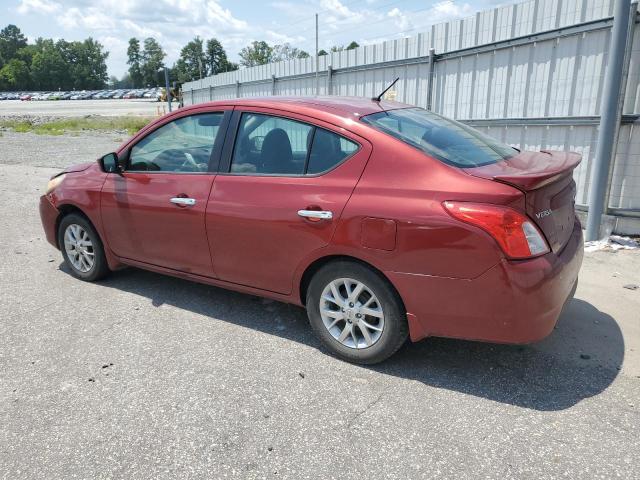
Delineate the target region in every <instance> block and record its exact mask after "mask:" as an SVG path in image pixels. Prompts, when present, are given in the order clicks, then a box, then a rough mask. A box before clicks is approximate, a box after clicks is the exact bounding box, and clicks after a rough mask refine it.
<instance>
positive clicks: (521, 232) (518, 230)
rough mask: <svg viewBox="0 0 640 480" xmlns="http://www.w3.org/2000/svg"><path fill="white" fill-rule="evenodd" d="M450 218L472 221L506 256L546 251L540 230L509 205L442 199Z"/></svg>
mask: <svg viewBox="0 0 640 480" xmlns="http://www.w3.org/2000/svg"><path fill="white" fill-rule="evenodd" d="M442 205H443V206H444V208H445V210H446V211H447V212H448V213H449V215H451V216H452V217H454V218H457V219H458V220H461V221H463V222H465V223H469V224H471V225H475V226H476V227H479V228H481V229H483V230H484V231H485V232H487V233H488V234H489V235H491V236H492V237H493V238H494V239H495V240H496V242H498V245H500V248H502V250H503V251H504V253H505V254H506V255H507V256H508V257H510V258H516V259H517V258H531V257H536V256H539V255H544V254H545V253H548V252H549V246H548V245H547V242H546V241H545V239H544V237H543V236H542V233H540V230H538V228H537V227H536V226H535V225H534V224H533V222H532V221H531V220H530V219H529V217H527V216H526V215H523V214H522V213H520V212H518V211H517V210H514V209H513V208H509V207H503V206H499V205H489V204H486V203H470V202H449V201H447V202H443V203H442Z"/></svg>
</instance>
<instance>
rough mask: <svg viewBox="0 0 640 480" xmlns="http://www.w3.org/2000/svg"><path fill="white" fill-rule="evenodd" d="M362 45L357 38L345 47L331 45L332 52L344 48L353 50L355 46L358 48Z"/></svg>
mask: <svg viewBox="0 0 640 480" xmlns="http://www.w3.org/2000/svg"><path fill="white" fill-rule="evenodd" d="M359 46H360V45H359V44H358V42H356V41H355V40H354V41H353V42H351V43H350V44H349V45H347V46H346V47H344V46H343V45H334V46H333V47H331V51H332V52H341V51H343V50H353V49H354V48H358V47H359Z"/></svg>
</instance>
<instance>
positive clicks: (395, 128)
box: [361, 108, 518, 168]
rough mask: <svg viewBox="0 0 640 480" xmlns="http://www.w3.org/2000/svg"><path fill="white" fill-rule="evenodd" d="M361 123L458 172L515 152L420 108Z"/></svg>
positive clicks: (372, 117) (377, 115) (375, 116)
mask: <svg viewBox="0 0 640 480" xmlns="http://www.w3.org/2000/svg"><path fill="white" fill-rule="evenodd" d="M361 120H362V121H363V122H364V123H367V124H369V125H371V126H372V127H374V128H376V129H377V130H380V131H382V132H384V133H387V134H388V135H391V136H393V137H395V138H397V139H398V140H400V141H402V142H404V143H406V144H408V145H411V146H412V147H415V148H417V149H419V150H421V151H423V152H424V153H426V154H427V155H429V156H432V157H435V158H437V159H438V160H440V161H442V162H444V163H447V164H450V165H453V166H456V167H461V168H469V167H479V166H482V165H489V164H492V163H496V162H499V161H502V160H506V159H508V158H511V157H512V156H514V155H516V154H517V153H518V151H517V150H516V149H514V148H513V147H510V146H509V145H505V144H503V143H500V142H498V141H497V140H495V139H493V138H491V137H489V136H487V135H484V134H482V133H481V132H479V131H477V130H475V129H473V128H471V127H468V126H467V125H464V124H462V123H460V122H456V121H455V120H451V119H448V118H446V117H442V116H440V115H437V114H435V113H433V112H429V111H428V110H424V109H422V108H404V109H398V110H389V111H384V112H378V113H374V114H371V115H366V116H364V117H362V119H361Z"/></svg>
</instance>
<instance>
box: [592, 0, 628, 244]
mask: <svg viewBox="0 0 640 480" xmlns="http://www.w3.org/2000/svg"><path fill="white" fill-rule="evenodd" d="M630 8H631V0H615V4H614V7H613V27H612V28H611V44H610V46H609V61H608V65H607V71H606V72H605V75H604V86H603V92H602V103H601V106H600V128H599V130H598V144H597V147H596V155H595V157H594V159H593V167H592V169H593V170H592V172H593V173H592V174H591V176H592V180H591V186H590V188H589V190H590V191H589V212H588V215H587V231H586V240H587V241H591V240H598V239H599V238H600V226H601V224H602V214H603V213H604V212H605V210H606V208H607V205H605V198H606V194H607V184H608V182H609V172H610V165H611V162H612V161H613V159H612V158H611V157H612V156H613V152H614V141H615V137H616V129H617V128H618V122H619V121H620V119H619V117H618V114H617V113H618V105H619V102H620V94H621V93H622V92H621V89H622V73H623V70H624V58H625V51H626V47H627V45H626V43H627V30H628V29H629V20H630V18H631V15H629V10H630ZM634 12H635V11H634ZM633 18H634V20H635V15H633Z"/></svg>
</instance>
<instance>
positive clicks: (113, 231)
mask: <svg viewBox="0 0 640 480" xmlns="http://www.w3.org/2000/svg"><path fill="white" fill-rule="evenodd" d="M228 115H230V113H229V114H228ZM223 119H224V112H207V113H201V114H196V115H190V116H183V117H180V118H178V119H175V120H172V121H170V122H168V123H166V124H164V125H162V126H160V127H159V128H157V129H155V130H154V131H152V132H151V133H149V134H148V135H146V136H145V137H143V138H142V139H141V140H139V141H138V142H136V143H135V144H134V145H133V146H132V147H131V148H130V149H129V151H128V162H127V168H126V171H125V172H124V173H123V174H122V175H117V174H110V175H109V176H108V178H107V180H106V181H105V184H104V186H103V188H102V198H101V211H102V223H103V226H104V230H105V232H106V237H107V242H108V244H109V247H110V248H111V250H112V251H113V252H114V253H115V254H116V255H118V256H119V257H122V258H124V259H131V260H136V261H139V262H144V263H148V264H151V265H157V266H161V267H165V268H170V269H174V270H179V271H183V272H188V273H193V274H198V275H206V276H214V273H213V268H212V263H211V255H210V252H209V244H208V242H207V234H206V230H205V222H204V215H205V210H206V206H207V200H208V198H209V193H210V192H211V187H212V185H213V180H214V178H215V174H214V173H212V172H211V168H210V163H211V160H212V157H213V156H215V155H216V152H217V151H219V148H214V146H216V147H217V142H222V140H223V139H222V137H223V134H221V135H218V132H219V131H222V130H223V129H222V128H220V126H221V124H223V123H224V122H223Z"/></svg>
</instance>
